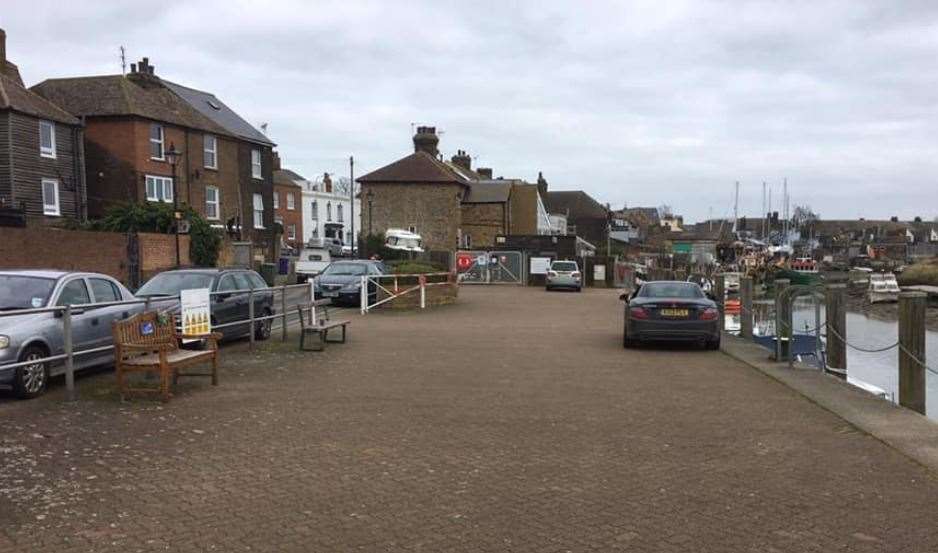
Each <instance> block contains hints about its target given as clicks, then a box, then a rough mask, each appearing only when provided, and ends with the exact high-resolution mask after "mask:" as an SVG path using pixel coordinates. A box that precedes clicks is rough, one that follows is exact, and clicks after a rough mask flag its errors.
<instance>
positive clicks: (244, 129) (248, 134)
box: [163, 80, 274, 146]
mask: <svg viewBox="0 0 938 553" xmlns="http://www.w3.org/2000/svg"><path fill="white" fill-rule="evenodd" d="M163 84H164V85H166V87H167V88H169V89H170V90H172V91H173V92H175V93H176V94H177V95H179V97H180V98H182V99H183V100H185V101H186V102H188V104H189V105H190V106H192V107H193V108H195V109H196V110H197V111H198V112H199V113H201V114H202V115H204V116H205V117H208V118H209V119H211V120H212V121H214V122H215V123H217V124H218V125H220V126H221V127H223V128H225V129H227V130H228V132H230V133H231V134H233V135H235V136H237V137H239V138H243V139H244V140H248V141H251V142H257V143H260V144H264V145H267V146H274V143H273V142H271V140H270V139H269V138H267V136H266V135H265V134H264V133H262V132H261V131H259V130H257V129H255V128H254V126H253V125H251V124H250V123H248V122H247V121H245V120H244V119H243V118H242V117H241V116H240V115H238V114H237V113H236V112H235V111H234V110H233V109H231V108H230V107H228V106H227V105H225V103H224V102H222V101H221V100H219V99H218V98H217V97H216V96H215V95H214V94H212V93H210V92H204V91H202V90H196V89H194V88H189V87H185V86H182V85H179V84H176V83H172V82H169V81H166V80H164V81H163Z"/></svg>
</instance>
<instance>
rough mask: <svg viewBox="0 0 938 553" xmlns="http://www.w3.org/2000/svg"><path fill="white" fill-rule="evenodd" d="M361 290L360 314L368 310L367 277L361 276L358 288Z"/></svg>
mask: <svg viewBox="0 0 938 553" xmlns="http://www.w3.org/2000/svg"><path fill="white" fill-rule="evenodd" d="M359 291H360V292H361V295H362V297H361V308H362V315H364V314H365V313H367V312H368V277H365V276H362V285H361V288H360V289H359Z"/></svg>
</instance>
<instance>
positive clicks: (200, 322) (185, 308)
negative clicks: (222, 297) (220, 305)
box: [179, 288, 212, 335]
mask: <svg viewBox="0 0 938 553" xmlns="http://www.w3.org/2000/svg"><path fill="white" fill-rule="evenodd" d="M179 300H180V304H181V306H182V309H181V311H180V314H179V316H180V317H181V318H182V333H183V334H189V335H199V334H208V333H209V332H211V331H212V308H211V302H210V300H209V290H208V288H195V289H193V290H183V291H182V292H181V293H180V294H179Z"/></svg>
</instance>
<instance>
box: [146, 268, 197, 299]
mask: <svg viewBox="0 0 938 553" xmlns="http://www.w3.org/2000/svg"><path fill="white" fill-rule="evenodd" d="M213 278H214V277H213V275H209V274H205V273H160V274H158V275H156V276H155V277H153V278H151V279H150V280H148V281H147V283H146V284H144V285H143V286H141V287H140V289H139V290H137V295H138V296H176V295H178V294H179V292H181V291H182V290H192V289H194V288H211V287H212V280H213Z"/></svg>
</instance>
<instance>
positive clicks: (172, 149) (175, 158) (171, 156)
mask: <svg viewBox="0 0 938 553" xmlns="http://www.w3.org/2000/svg"><path fill="white" fill-rule="evenodd" d="M164 155H165V156H166V161H168V162H169V166H170V167H171V168H172V171H173V220H174V221H175V225H174V228H175V234H176V268H177V269H178V268H179V266H180V265H181V262H180V259H179V223H180V221H182V213H180V212H179V194H178V193H177V188H176V164H177V163H178V162H179V157H180V156H181V155H182V154H180V153H179V152H178V151H176V145H175V144H173V143H172V142H170V143H169V150H167V151H166V152H165V154H164Z"/></svg>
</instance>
